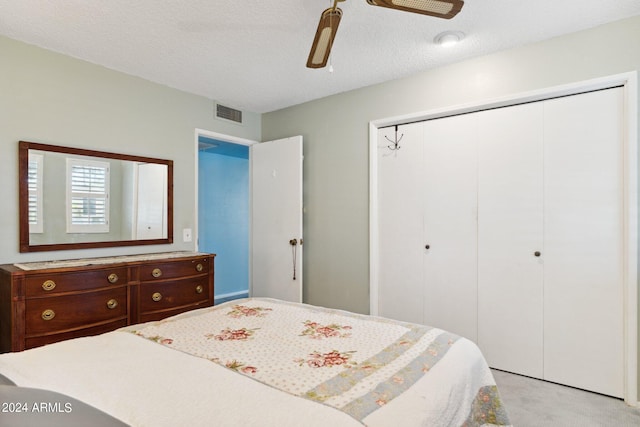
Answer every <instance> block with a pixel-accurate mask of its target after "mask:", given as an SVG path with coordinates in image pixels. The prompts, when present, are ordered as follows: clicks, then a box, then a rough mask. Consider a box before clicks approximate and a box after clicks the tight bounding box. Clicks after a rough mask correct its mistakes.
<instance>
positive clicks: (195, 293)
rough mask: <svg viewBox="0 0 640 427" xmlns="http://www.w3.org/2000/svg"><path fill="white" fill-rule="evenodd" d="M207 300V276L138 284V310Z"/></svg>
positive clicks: (158, 308)
mask: <svg viewBox="0 0 640 427" xmlns="http://www.w3.org/2000/svg"><path fill="white" fill-rule="evenodd" d="M208 300H209V277H208V276H204V277H197V278H190V279H182V280H172V281H166V282H158V283H143V284H141V285H140V312H142V313H144V312H150V311H158V310H166V309H172V308H175V307H180V306H184V305H190V304H198V303H203V302H207V301H208Z"/></svg>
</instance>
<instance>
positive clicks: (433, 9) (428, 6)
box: [367, 0, 464, 19]
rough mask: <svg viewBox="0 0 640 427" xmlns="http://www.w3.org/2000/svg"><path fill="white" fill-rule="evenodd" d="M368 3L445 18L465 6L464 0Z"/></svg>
mask: <svg viewBox="0 0 640 427" xmlns="http://www.w3.org/2000/svg"><path fill="white" fill-rule="evenodd" d="M367 3H369V4H370V5H372V6H380V7H387V8H389V9H397V10H404V11H405V12H413V13H420V14H423V15H429V16H435V17H438V18H443V19H451V18H453V17H454V16H456V15H457V14H458V12H460V10H462V6H464V1H463V0H367Z"/></svg>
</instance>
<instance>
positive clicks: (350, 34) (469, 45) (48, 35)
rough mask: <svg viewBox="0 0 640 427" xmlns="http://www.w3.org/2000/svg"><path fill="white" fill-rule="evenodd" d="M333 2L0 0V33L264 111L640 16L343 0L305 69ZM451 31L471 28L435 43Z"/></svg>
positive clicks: (496, 1) (594, 8)
mask: <svg viewBox="0 0 640 427" xmlns="http://www.w3.org/2000/svg"><path fill="white" fill-rule="evenodd" d="M331 3H332V2H331V1H330V0H272V1H266V0H161V1H159V0H133V1H132V0H0V34H2V35H5V36H7V37H10V38H13V39H16V40H21V41H24V42H27V43H30V44H34V45H37V46H41V47H44V48H46V49H50V50H53V51H56V52H61V53H64V54H67V55H70V56H73V57H76V58H81V59H84V60H86V61H89V62H92V63H95V64H100V65H103V66H105V67H108V68H111V69H114V70H118V71H122V72H125V73H128V74H131V75H135V76H139V77H142V78H145V79H147V80H151V81H154V82H157V83H161V84H164V85H167V86H171V87H174V88H177V89H181V90H184V91H187V92H191V93H195V94H199V95H203V96H206V97H208V98H211V99H215V100H217V101H218V102H220V103H223V104H225V105H228V106H230V107H234V108H237V109H242V110H248V111H252V112H257V113H264V112H269V111H274V110H277V109H281V108H284V107H288V106H291V105H295V104H299V103H302V102H306V101H310V100H312V99H317V98H321V97H324V96H328V95H331V94H335V93H339V92H344V91H348V90H351V89H355V88H359V87H363V86H368V85H372V84H375V83H380V82H383V81H388V80H392V79H396V78H400V77H404V76H408V75H410V74H413V73H416V72H419V71H422V70H426V69H428V68H432V67H438V66H442V65H445V64H448V63H452V62H455V61H459V60H462V59H466V58H470V57H474V56H479V55H483V54H486V53H490V52H494V51H498V50H502V49H506V48H510V47H514V46H519V45H523V44H527V43H532V42H535V41H538V40H542V39H547V38H551V37H554V36H558V35H561V34H566V33H570V32H574V31H579V30H582V29H586V28H590V27H594V26H597V25H600V24H604V23H606V22H611V21H615V20H619V19H622V18H625V17H630V16H634V15H639V14H640V0H606V1H605V0H529V1H525V0H466V1H465V5H464V7H463V9H462V11H461V12H460V14H458V16H456V17H455V18H453V19H452V20H443V19H438V18H432V17H427V16H423V15H418V14H412V13H406V12H400V11H396V10H390V9H386V8H381V7H373V6H370V5H368V4H367V3H366V1H365V0H347V1H345V2H341V3H339V7H340V8H341V9H342V10H343V17H342V21H341V23H340V28H339V29H338V32H337V35H336V40H335V42H334V45H333V53H332V57H331V61H332V64H333V68H334V71H333V72H332V73H331V72H329V71H328V67H327V68H324V69H318V70H312V69H308V68H306V67H305V63H306V60H307V56H308V53H309V48H310V47H311V42H312V41H313V37H314V34H315V30H316V26H317V24H318V20H319V18H320V14H321V13H322V11H323V10H324V9H326V8H328V7H330V6H331ZM445 30H457V31H462V32H464V33H465V34H466V35H467V37H466V38H465V39H464V41H463V42H462V43H460V44H458V45H457V46H455V47H453V48H443V47H441V46H437V45H435V44H434V43H433V38H434V37H435V36H436V35H437V34H438V33H440V32H441V31H445ZM1 57H2V53H1V52H0V58H1Z"/></svg>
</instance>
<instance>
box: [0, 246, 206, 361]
mask: <svg viewBox="0 0 640 427" xmlns="http://www.w3.org/2000/svg"><path fill="white" fill-rule="evenodd" d="M214 257H215V255H213V254H202V253H193V252H172V253H167V254H149V255H134V256H122V257H111V258H93V259H83V260H73V261H58V262H55V261H54V262H50V263H48V262H44V263H30V264H24V265H20V264H18V266H16V265H1V266H0V352H1V353H4V352H8V351H22V350H25V349H28V348H32V347H38V346H41V345H44V344H49V343H53V342H57V341H62V340H66V339H70V338H77V337H81V336H87V335H96V334H100V333H104V332H108V331H112V330H114V329H117V328H120V327H123V326H127V325H131V324H135V323H140V322H147V321H151V320H159V319H163V318H165V317H168V316H172V315H174V314H178V313H182V312H184V311H188V310H193V309H195V308H200V307H205V306H211V305H213V297H214V294H213V290H214V287H213V285H214V280H213V278H214ZM19 266H21V267H23V268H20V267H19ZM25 268H26V269H25Z"/></svg>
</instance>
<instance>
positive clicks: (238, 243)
mask: <svg viewBox="0 0 640 427" xmlns="http://www.w3.org/2000/svg"><path fill="white" fill-rule="evenodd" d="M220 148H221V145H220V144H218V143H217V142H216V145H215V147H213V148H209V149H208V150H205V151H203V150H201V151H199V154H198V159H199V160H198V180H199V181H198V239H199V250H200V251H201V252H209V253H215V254H216V255H217V256H216V260H215V295H216V298H219V297H220V296H223V297H224V296H226V295H228V294H236V293H241V292H248V289H249V155H248V154H249V152H248V147H243V146H239V147H233V150H231V151H229V150H225V149H224V148H223V149H220ZM211 151H217V152H220V153H222V154H216V153H213V152H211Z"/></svg>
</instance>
